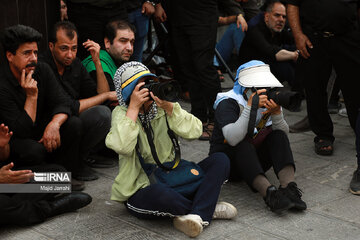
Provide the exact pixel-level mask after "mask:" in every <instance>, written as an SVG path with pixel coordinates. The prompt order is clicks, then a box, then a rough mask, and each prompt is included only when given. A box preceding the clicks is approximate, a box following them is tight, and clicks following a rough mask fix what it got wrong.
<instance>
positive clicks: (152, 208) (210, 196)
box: [126, 153, 230, 222]
mask: <svg viewBox="0 0 360 240" xmlns="http://www.w3.org/2000/svg"><path fill="white" fill-rule="evenodd" d="M198 164H199V166H200V167H201V168H202V169H203V170H204V172H205V178H204V180H203V182H202V183H201V185H200V187H199V189H198V190H197V192H196V193H195V195H194V197H193V199H188V198H186V197H184V196H182V195H181V194H179V193H177V192H175V191H174V190H173V189H171V188H170V187H167V186H164V185H162V184H154V185H150V186H148V187H146V188H143V189H140V190H138V191H137V192H136V193H135V194H134V195H133V196H131V197H130V198H129V199H128V201H127V203H126V207H127V209H128V210H129V212H130V213H131V214H133V215H135V216H136V217H138V218H142V219H154V218H159V217H175V216H181V215H186V214H197V215H199V216H200V217H201V218H202V220H203V221H207V222H210V221H211V219H212V216H213V213H214V210H215V206H216V203H217V200H218V197H219V194H220V188H221V186H222V184H223V183H224V182H225V181H226V180H227V179H228V176H229V172H230V160H229V158H228V157H227V156H226V155H225V154H224V153H214V154H211V155H210V156H209V157H207V158H206V159H204V160H203V161H201V162H200V163H198Z"/></svg>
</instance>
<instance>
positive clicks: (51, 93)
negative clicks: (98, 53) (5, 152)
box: [0, 25, 82, 176]
mask: <svg viewBox="0 0 360 240" xmlns="http://www.w3.org/2000/svg"><path fill="white" fill-rule="evenodd" d="M41 37H42V36H41V34H40V33H39V32H37V31H36V30H34V29H33V28H30V27H27V26H23V25H16V26H12V27H9V28H7V29H5V30H4V33H3V36H2V41H1V42H2V45H3V48H4V52H5V56H6V59H7V64H5V65H3V66H2V68H1V70H0V118H1V119H2V120H3V121H4V123H5V124H6V125H8V126H9V128H10V129H11V130H12V131H13V132H14V136H13V138H12V140H11V142H10V146H11V148H10V149H11V152H10V153H11V156H10V157H11V159H14V160H15V164H16V165H17V166H18V167H20V166H30V165H38V164H42V163H44V162H49V161H52V162H59V163H61V164H62V165H64V166H65V167H66V169H67V170H68V171H71V172H72V176H77V175H79V174H80V172H81V168H80V161H79V160H80V156H79V151H78V149H79V143H80V140H81V131H82V126H81V121H80V119H78V118H75V117H72V116H71V107H70V105H71V102H70V98H69V97H68V95H67V94H66V93H65V92H64V90H63V89H62V87H61V85H60V84H59V82H58V81H57V80H56V78H55V76H54V73H53V72H52V70H51V69H50V67H49V66H48V65H47V64H46V63H42V62H38V61H37V54H38V41H39V40H40V39H41Z"/></svg>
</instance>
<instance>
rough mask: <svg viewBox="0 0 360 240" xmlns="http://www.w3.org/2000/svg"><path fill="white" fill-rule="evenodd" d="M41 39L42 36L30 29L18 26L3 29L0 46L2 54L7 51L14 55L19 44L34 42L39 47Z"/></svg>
mask: <svg viewBox="0 0 360 240" xmlns="http://www.w3.org/2000/svg"><path fill="white" fill-rule="evenodd" d="M41 38H42V34H41V33H39V32H38V31H36V30H35V29H33V28H32V27H29V26H24V25H20V24H18V25H14V26H11V27H8V28H5V30H4V31H3V32H2V34H1V44H2V46H3V48H4V54H6V52H7V51H9V52H11V53H12V54H14V55H15V54H16V50H17V49H18V48H19V46H20V45H21V44H23V43H31V42H36V43H37V44H38V45H39V42H40V40H41Z"/></svg>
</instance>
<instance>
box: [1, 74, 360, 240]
mask: <svg viewBox="0 0 360 240" xmlns="http://www.w3.org/2000/svg"><path fill="white" fill-rule="evenodd" d="M229 84H231V82H230V81H229V80H227V82H225V83H224V84H223V86H229ZM181 104H182V106H183V107H184V108H185V109H189V104H187V103H184V102H182V103H181ZM304 108H305V107H304V106H303V110H302V111H301V112H298V113H290V112H285V118H286V120H287V121H288V123H290V124H291V123H294V122H296V121H298V120H300V119H302V118H303V117H304V116H305V110H304ZM332 119H333V121H334V128H335V132H334V134H335V137H336V142H335V152H334V155H333V156H329V157H322V156H318V155H316V154H315V153H314V144H313V137H314V135H313V133H312V132H306V133H297V134H289V138H290V142H291V146H292V150H293V154H294V158H295V162H296V166H297V172H296V179H297V183H298V185H299V186H300V188H302V190H303V191H304V195H303V199H304V200H305V201H306V202H307V204H308V209H307V210H306V211H304V212H301V213H299V212H288V213H286V214H284V215H281V216H278V215H276V214H274V213H272V212H271V211H269V210H268V209H267V208H266V207H265V204H264V201H263V200H262V198H261V197H260V196H259V195H258V194H254V193H252V192H251V191H250V190H249V188H248V187H247V186H246V185H245V184H244V183H243V182H238V183H228V184H226V185H224V187H223V189H222V192H221V195H220V200H224V201H228V202H231V203H232V204H234V205H235V206H236V207H237V209H238V212H239V214H238V216H237V218H236V219H234V220H232V221H221V220H218V221H213V222H212V224H211V225H210V226H209V227H206V228H205V229H204V232H203V233H202V234H201V235H200V236H199V237H198V239H229V240H230V239H360V196H359V197H357V196H354V195H352V194H350V193H349V191H348V185H349V181H350V179H351V175H352V172H353V170H354V168H355V145H354V134H353V132H352V130H351V129H350V127H349V124H348V120H347V119H346V118H343V117H341V116H339V115H337V114H334V115H332ZM181 145H182V155H183V157H184V158H185V159H191V160H194V161H199V160H201V159H203V158H204V157H205V156H206V155H207V152H208V148H209V145H208V143H207V142H202V141H198V140H196V141H191V142H189V141H181ZM97 171H98V172H99V175H100V178H99V179H98V180H96V181H93V182H88V183H87V184H86V190H85V192H87V193H89V194H91V196H92V197H93V202H92V203H91V204H90V205H89V206H87V207H85V208H83V209H81V210H79V211H77V212H74V213H69V214H65V215H62V216H58V217H55V218H52V219H49V220H48V221H46V222H45V223H43V224H39V225H36V226H32V227H27V228H18V227H10V228H6V229H4V228H0V239H186V238H187V237H186V236H185V235H184V234H182V233H181V232H178V231H177V230H175V229H174V228H173V226H172V223H171V221H170V220H159V221H144V220H139V219H136V218H135V217H132V216H130V215H129V214H128V213H127V212H126V210H125V208H124V206H123V205H122V204H119V203H117V202H113V201H110V200H109V198H110V188H111V184H112V181H113V179H114V178H115V176H116V174H117V171H118V169H117V168H116V167H115V168H112V169H98V170H97ZM268 177H269V179H270V180H271V182H273V183H274V184H275V185H278V182H277V180H276V177H275V176H274V174H273V173H272V172H271V170H270V171H269V172H268ZM0 217H1V216H0Z"/></svg>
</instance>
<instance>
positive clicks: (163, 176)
mask: <svg viewBox="0 0 360 240" xmlns="http://www.w3.org/2000/svg"><path fill="white" fill-rule="evenodd" d="M165 119H166V125H167V127H168V131H167V132H168V135H169V137H170V139H171V141H172V143H173V146H174V149H175V159H174V160H173V161H171V162H165V163H161V162H160V160H159V158H158V156H157V153H156V149H155V145H154V142H153V137H152V129H151V125H150V123H144V122H142V124H143V127H144V130H145V133H146V136H147V139H148V142H149V145H150V149H151V154H152V156H153V158H154V160H155V162H156V164H151V163H145V162H144V159H143V158H142V156H141V154H140V152H139V149H138V147H137V148H136V152H137V155H138V157H139V160H140V163H141V166H142V168H143V169H144V171H145V173H146V174H147V176H148V178H149V181H150V184H164V185H167V186H168V187H170V188H172V189H173V190H175V191H176V192H178V193H180V194H182V195H183V196H185V197H191V196H193V195H194V193H195V192H196V191H197V189H198V188H199V186H200V184H201V183H202V181H203V178H204V171H203V170H202V169H201V167H200V166H199V165H197V164H196V163H194V162H190V161H187V160H184V159H181V157H180V145H179V143H178V140H177V138H176V136H175V133H174V132H173V131H172V130H171V129H170V127H169V123H168V121H167V117H166V114H165Z"/></svg>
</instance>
